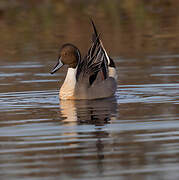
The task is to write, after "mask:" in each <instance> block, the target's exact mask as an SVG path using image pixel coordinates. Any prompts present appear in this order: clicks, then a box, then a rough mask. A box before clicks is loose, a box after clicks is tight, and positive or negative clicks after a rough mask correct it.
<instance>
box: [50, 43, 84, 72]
mask: <svg viewBox="0 0 179 180" xmlns="http://www.w3.org/2000/svg"><path fill="white" fill-rule="evenodd" d="M80 59H81V54H80V51H79V49H78V48H77V47H76V46H74V45H73V44H64V45H63V46H62V47H61V48H60V55H59V58H58V62H57V64H56V66H55V67H54V68H53V70H52V71H51V74H53V73H55V72H56V71H57V70H59V69H60V68H61V67H62V66H63V65H65V64H66V65H68V67H69V68H76V66H77V65H78V62H79V61H80Z"/></svg>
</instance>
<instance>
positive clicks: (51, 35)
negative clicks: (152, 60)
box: [0, 0, 179, 61]
mask: <svg viewBox="0 0 179 180" xmlns="http://www.w3.org/2000/svg"><path fill="white" fill-rule="evenodd" d="M178 5H179V3H178V1H177V0H155V1H146V0H140V1H138V0H132V1H131V0H120V1H119V0H111V1H108V0H103V1H99V0H75V1H72V0H60V1H59V0H38V1H36V0H29V1H26V0H1V1H0V42H1V43H0V57H1V58H0V61H2V60H10V61H22V60H23V61H26V60H28V59H29V57H31V60H33V59H36V58H43V59H44V60H48V59H49V57H50V58H53V57H54V58H56V55H57V50H58V49H59V47H60V46H61V44H63V43H65V42H71V43H74V44H76V45H77V46H78V47H79V49H80V50H81V51H82V52H83V53H84V52H86V49H87V48H88V47H89V43H90V38H91V31H92V29H91V25H90V23H89V17H92V18H93V19H94V21H95V23H96V26H97V28H98V31H99V32H100V33H101V35H102V39H103V41H104V45H105V47H106V49H107V50H108V51H109V52H110V54H111V55H112V56H117V57H119V56H121V57H127V58H128V57H129V58H130V57H137V58H140V57H142V58H144V57H146V56H148V55H150V56H151V55H168V54H177V53H178V51H179V49H178V47H179V46H178V44H179V35H178V30H179V13H178Z"/></svg>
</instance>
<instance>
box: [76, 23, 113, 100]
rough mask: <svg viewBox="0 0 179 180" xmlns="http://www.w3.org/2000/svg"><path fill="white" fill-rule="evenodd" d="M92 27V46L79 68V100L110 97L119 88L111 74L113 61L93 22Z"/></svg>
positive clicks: (77, 75) (77, 90)
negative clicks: (110, 69) (110, 68)
mask: <svg viewBox="0 0 179 180" xmlns="http://www.w3.org/2000/svg"><path fill="white" fill-rule="evenodd" d="M92 25H93V28H94V34H93V37H92V45H91V47H90V48H89V50H88V53H87V55H86V56H85V57H84V58H83V59H82V60H81V61H80V62H79V64H78V67H77V74H76V80H77V81H76V88H75V97H77V98H78V99H97V98H105V97H110V96H113V95H114V93H115V91H116V86H117V85H116V80H115V78H114V77H110V73H109V65H110V61H111V62H113V60H112V59H111V58H109V57H108V55H107V53H106V50H105V49H104V47H103V45H102V42H101V40H100V39H99V35H98V33H97V31H96V28H95V25H94V23H93V22H92ZM113 63H114V62H113Z"/></svg>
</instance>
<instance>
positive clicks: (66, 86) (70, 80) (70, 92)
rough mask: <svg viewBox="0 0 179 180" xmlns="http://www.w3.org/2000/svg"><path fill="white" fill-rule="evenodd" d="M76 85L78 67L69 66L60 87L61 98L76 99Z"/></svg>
mask: <svg viewBox="0 0 179 180" xmlns="http://www.w3.org/2000/svg"><path fill="white" fill-rule="evenodd" d="M75 85H76V68H75V69H74V68H68V71H67V75H66V78H65V81H64V83H63V85H62V87H61V88H60V93H59V97H60V99H74V91H75Z"/></svg>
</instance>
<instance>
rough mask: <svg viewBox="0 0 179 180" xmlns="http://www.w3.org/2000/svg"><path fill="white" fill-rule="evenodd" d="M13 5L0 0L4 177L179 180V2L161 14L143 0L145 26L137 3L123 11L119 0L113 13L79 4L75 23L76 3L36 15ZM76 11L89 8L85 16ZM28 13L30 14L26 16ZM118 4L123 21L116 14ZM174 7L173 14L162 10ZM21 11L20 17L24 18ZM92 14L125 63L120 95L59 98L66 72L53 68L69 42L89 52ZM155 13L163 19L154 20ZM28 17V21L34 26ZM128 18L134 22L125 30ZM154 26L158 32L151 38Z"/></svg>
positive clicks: (0, 165)
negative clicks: (178, 10)
mask: <svg viewBox="0 0 179 180" xmlns="http://www.w3.org/2000/svg"><path fill="white" fill-rule="evenodd" d="M15 2H16V3H14V4H13V7H11V8H7V12H6V6H5V5H3V6H2V4H1V3H0V5H1V6H0V7H1V9H2V10H1V11H2V12H1V21H0V26H1V30H0V32H1V36H0V38H1V42H2V43H1V45H0V47H1V51H0V54H1V56H0V179H2V180H6V179H13V180H18V179H27V180H28V179H29V180H32V179H34V180H36V179H38V180H41V179H43V180H44V179H47V180H55V179H81V180H84V179H85V180H88V179H95V180H99V179H106V180H108V179H112V180H113V179H114V180H119V179H120V180H123V179H125V180H128V179H133V180H139V179H142V180H143V179H156V180H159V179H162V180H163V179H165V180H168V179H170V180H178V179H179V173H178V171H179V51H178V48H177V46H178V41H177V39H178V35H177V34H175V33H174V32H175V31H176V32H177V26H176V23H174V22H176V21H175V20H176V16H174V15H173V14H172V13H174V12H175V11H174V10H175V8H174V7H175V5H173V4H172V3H171V4H169V5H167V4H162V3H161V4H160V3H159V4H158V5H157V9H155V8H153V4H148V5H145V3H144V4H143V6H144V7H143V6H142V5H141V7H140V8H141V11H140V13H143V14H142V15H145V16H144V17H143V18H144V20H143V21H142V20H141V19H142V18H139V19H140V21H139V20H138V19H137V18H138V15H137V14H135V13H134V11H132V10H134V9H133V8H134V7H135V3H134V4H132V5H131V6H132V7H131V6H130V5H129V4H130V3H129V4H128V6H127V5H126V4H125V1H121V2H123V3H121V4H122V5H121V6H122V7H123V8H122V7H115V5H116V4H115V3H116V1H114V2H113V1H111V2H112V3H111V4H110V5H111V6H110V7H109V8H107V10H106V6H107V5H108V4H107V2H106V1H104V2H105V3H106V4H105V3H104V4H100V3H99V4H98V6H97V7H98V8H99V11H97V10H96V9H95V6H96V4H95V3H94V4H93V3H92V4H91V3H89V6H88V8H87V6H84V7H83V3H82V5H81V6H80V2H79V3H77V5H76V6H77V7H76V6H75V9H74V11H72V12H71V13H72V14H73V15H75V16H73V17H71V18H70V17H69V15H68V14H65V13H66V11H67V10H66V8H71V2H70V1H69V2H65V3H61V5H60V3H58V2H56V6H55V7H56V8H54V6H53V4H51V3H50V1H44V2H45V3H43V4H42V6H41V5H39V4H35V5H36V6H37V7H36V9H35V10H34V12H32V13H31V14H28V13H29V12H28V11H30V10H29V4H26V3H24V4H21V3H20V4H19V1H15ZM32 2H34V1H32ZM42 2H43V1H42ZM134 2H135V1H134ZM166 2H168V1H166ZM113 3H114V4H113ZM30 5H34V4H33V3H32V4H30ZM155 5H156V4H155ZM78 6H80V7H83V11H80V12H79V10H78ZM126 6H127V7H128V8H126V9H128V11H129V12H128V11H127V12H126V11H125V10H126V9H125V7H126ZM8 7H9V6H8ZM23 7H25V8H26V9H25V10H23V11H19V9H21V8H23ZM102 7H104V9H103V8H102ZM137 7H138V6H137ZM142 7H143V8H142ZM86 8H87V9H86ZM110 8H111V9H110ZM115 8H117V9H118V10H120V13H121V14H122V15H123V16H122V15H121V14H115V12H118V11H117V10H116V9H115ZM130 8H131V9H130ZM166 8H170V9H169V10H171V12H170V13H168V11H164V10H166ZM172 8H173V9H172ZM163 9H164V10H163ZM21 10H22V9H21ZM47 10H48V11H47ZM53 10H54V11H53ZM115 10H116V11H115ZM142 10H143V11H142ZM26 11H27V12H28V13H27V14H26ZM61 11H62V12H61ZM106 11H107V12H106ZM14 12H18V13H17V15H16V16H14V14H13V13H14ZM47 12H48V13H47ZM50 12H51V13H50ZM52 12H56V14H53V13H52ZM57 12H58V13H59V14H60V13H61V14H63V16H65V17H66V19H67V20H66V21H64V22H63V20H61V19H60V20H59V18H60V17H61V14H60V15H59V14H58V13H57ZM85 12H86V13H85ZM92 12H93V13H94V14H95V15H96V16H95V18H96V22H97V26H98V27H99V29H100V30H101V32H102V35H103V37H104V45H105V47H107V49H108V51H109V52H110V53H111V54H112V56H113V58H114V60H115V62H116V65H117V70H118V77H119V78H118V89H117V92H116V96H115V98H110V99H103V100H93V101H59V99H58V90H59V87H60V86H61V84H62V82H63V79H64V77H65V72H66V69H65V68H63V69H62V70H61V71H60V72H59V73H57V74H55V75H53V76H52V75H50V74H49V71H50V69H51V68H52V67H53V65H54V63H55V62H56V58H57V54H58V47H59V46H60V45H61V43H64V42H66V41H72V42H74V43H75V42H76V44H77V45H78V46H79V47H80V49H82V53H83V54H84V53H85V51H86V49H87V48H88V45H89V42H90V40H89V38H90V33H91V29H90V25H89V22H88V15H91V13H92ZM112 12H113V13H114V14H113V13H112ZM124 12H125V13H124ZM163 12H165V13H166V14H164V13H163ZM11 13H12V14H11ZM49 13H50V15H49ZM83 13H84V14H83ZM106 13H107V14H108V13H109V18H108V19H107V20H106ZM131 13H134V15H136V17H135V18H134V17H133V18H134V19H130V17H131ZM150 13H151V14H150ZM157 13H158V19H157V20H155V17H152V16H155V14H157ZM167 13H168V14H167ZM22 14H23V16H22ZM39 14H40V16H39ZM152 14H153V15H152ZM82 15H84V17H82ZM150 15H152V16H150ZM163 16H164V17H165V21H164V19H163ZM23 17H29V21H28V22H26V21H27V20H26V19H23ZM77 17H78V18H77ZM79 17H81V18H79ZM149 17H150V18H151V19H150V18H149ZM38 18H40V19H41V20H42V19H43V18H44V19H45V20H44V21H40V20H39V19H38ZM120 18H121V19H120ZM149 19H150V20H151V21H152V20H154V21H157V22H158V24H159V25H156V24H154V25H153V24H152V25H150V23H152V22H153V21H152V22H151V21H149V22H147V21H146V20H149ZM38 20H39V24H37V23H36V22H37V21H38ZM124 20H126V21H127V22H125V25H124V26H123V25H121V24H123V22H124ZM58 21H59V23H57V22H58ZM141 21H142V22H141ZM10 22H12V24H11V23H10ZM13 22H14V23H13ZM25 22H26V23H25ZM44 22H46V24H44ZM137 22H138V23H139V24H140V23H142V26H143V27H145V28H143V29H140V28H137V27H140V26H141V24H140V25H138V24H137ZM79 23H80V27H79ZM148 23H149V24H148ZM109 24H110V28H109ZM161 24H162V27H161ZM168 24H171V25H170V26H168ZM131 26H133V27H134V29H133V31H131ZM30 27H31V28H30ZM147 27H149V29H150V30H152V31H153V32H152V33H153V34H152V36H149V34H150V33H151V31H150V30H149V29H148V32H147V31H146V29H147ZM33 28H34V29H33ZM121 28H124V29H122V30H121ZM78 30H79V32H80V33H78ZM162 30H163V31H162ZM111 32H112V33H111ZM114 32H115V33H114ZM149 32H150V33H149ZM38 33H39V34H38ZM146 34H147V35H146ZM164 34H165V36H164ZM144 35H145V36H144ZM57 37H58V38H57ZM131 37H133V38H131ZM10 39H12V41H10ZM108 42H109V43H108ZM120 42H121V43H120Z"/></svg>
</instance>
